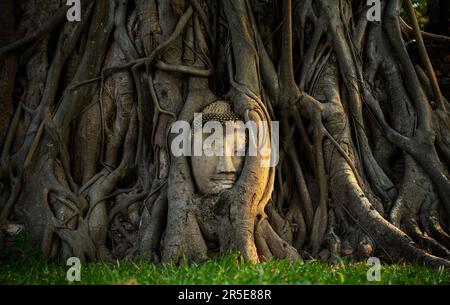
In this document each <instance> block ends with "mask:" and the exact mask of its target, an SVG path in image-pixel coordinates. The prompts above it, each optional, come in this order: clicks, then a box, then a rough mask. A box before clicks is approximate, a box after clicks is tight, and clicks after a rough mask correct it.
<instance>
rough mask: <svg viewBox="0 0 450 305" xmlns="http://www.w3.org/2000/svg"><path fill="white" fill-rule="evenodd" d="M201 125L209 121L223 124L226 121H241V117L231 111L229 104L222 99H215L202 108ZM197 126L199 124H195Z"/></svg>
mask: <svg viewBox="0 0 450 305" xmlns="http://www.w3.org/2000/svg"><path fill="white" fill-rule="evenodd" d="M201 114H202V122H201V124H202V126H203V125H204V124H205V123H206V122H209V121H217V122H220V123H221V124H222V125H225V123H226V122H235V121H241V120H242V119H241V118H240V117H239V115H237V113H235V112H233V110H232V109H231V104H230V103H229V102H227V101H224V100H217V101H215V102H213V103H211V104H209V105H208V106H206V107H205V108H203V110H202V112H201ZM194 123H195V124H199V123H200V122H194ZM195 127H199V126H195Z"/></svg>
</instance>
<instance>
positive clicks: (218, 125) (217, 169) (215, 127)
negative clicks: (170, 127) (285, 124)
mask: <svg viewBox="0 0 450 305" xmlns="http://www.w3.org/2000/svg"><path fill="white" fill-rule="evenodd" d="M242 124H243V122H242V119H241V118H240V117H239V116H238V115H237V114H236V113H235V112H233V111H232V109H231V104H230V103H228V102H227V101H223V100H218V101H215V102H213V103H212V104H209V105H208V106H206V107H205V108H204V109H203V110H202V112H201V120H197V121H196V119H195V118H194V131H193V133H192V136H193V138H194V139H193V141H191V143H192V145H193V146H195V145H197V149H198V146H200V145H201V148H202V149H201V153H200V154H195V153H194V155H192V156H191V157H190V160H191V162H190V163H191V170H192V174H193V177H194V181H195V184H196V186H197V189H198V191H199V192H200V193H201V194H205V195H213V194H218V193H220V192H221V191H222V190H226V189H230V188H232V187H233V185H234V184H235V183H236V181H237V179H238V177H239V175H240V172H241V170H242V167H243V164H244V159H245V150H246V133H245V129H244V128H242ZM200 125H201V126H200ZM199 127H201V128H199ZM193 150H194V151H195V150H196V148H195V147H193Z"/></svg>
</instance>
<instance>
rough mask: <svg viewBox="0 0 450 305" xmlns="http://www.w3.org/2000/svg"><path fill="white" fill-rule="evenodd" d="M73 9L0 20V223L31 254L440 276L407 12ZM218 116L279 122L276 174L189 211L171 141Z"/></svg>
mask: <svg viewBox="0 0 450 305" xmlns="http://www.w3.org/2000/svg"><path fill="white" fill-rule="evenodd" d="M81 2H82V12H81V13H82V14H81V21H79V22H68V21H66V20H65V19H64V16H65V11H66V9H67V7H65V6H64V5H63V4H61V3H59V1H56V2H53V1H44V2H42V1H40V2H37V1H36V2H35V1H31V0H30V1H23V2H15V1H4V2H2V4H0V11H2V14H3V12H9V13H8V14H7V15H8V18H2V20H1V21H0V23H1V24H2V25H3V27H2V29H3V30H2V31H4V32H5V33H4V35H2V37H1V38H0V62H1V63H2V68H1V69H2V70H1V73H0V88H1V97H0V107H1V109H2V113H1V115H0V146H1V158H0V165H1V167H0V209H1V213H0V223H1V225H2V227H5V226H8V224H9V223H12V222H19V223H24V224H25V226H26V229H27V231H28V233H29V239H30V242H32V243H35V244H40V245H41V247H42V256H43V257H45V258H49V257H50V258H57V257H67V256H78V257H80V258H82V259H94V258H99V259H103V260H107V261H111V260H113V259H115V258H120V257H125V256H129V257H140V256H141V255H144V256H146V257H148V258H149V259H151V260H152V261H154V262H159V261H175V262H178V261H180V260H181V259H188V260H192V261H203V260H205V259H207V258H208V257H210V256H211V255H214V254H216V253H218V252H226V251H233V250H237V251H240V253H241V254H242V255H243V257H244V258H245V259H247V260H249V261H252V262H260V261H264V260H266V259H271V258H289V259H293V260H294V259H297V258H300V257H305V258H306V257H311V256H314V257H319V258H321V259H323V260H327V261H330V262H333V261H335V260H336V256H346V257H350V258H353V259H364V258H367V257H369V256H380V257H382V258H383V259H385V260H387V261H397V260H409V261H416V260H417V259H419V260H421V261H423V262H425V263H427V264H429V265H433V266H440V265H443V266H446V267H449V266H450V199H449V198H450V181H449V172H448V165H449V164H450V115H449V114H450V105H449V103H448V101H447V100H446V98H445V97H444V96H443V95H442V94H441V92H440V89H439V86H438V84H437V80H436V77H435V76H434V72H433V68H432V66H431V64H430V60H429V58H428V55H427V52H426V49H425V47H424V45H423V40H422V33H421V32H420V30H419V28H418V25H417V20H416V19H415V17H414V11H413V7H412V4H411V2H410V0H405V1H400V0H385V1H381V2H382V5H381V16H382V18H381V21H379V22H371V21H368V19H367V15H366V12H367V10H368V9H369V8H368V7H366V6H365V1H359V0H353V1H351V0H344V1H334V0H315V1H312V0H301V1H294V2H293V3H292V1H291V0H283V1H276V0H270V1H260V0H230V1H203V0H189V1H188V0H171V1H166V0H148V1H147V0H145V1H144V0H135V1H131V0H130V1H129V0H115V1H108V0H96V1H93V2H89V3H88V1H81ZM402 2H403V4H402ZM402 5H403V6H404V8H405V9H406V11H407V12H408V13H409V16H410V20H411V22H412V23H411V25H410V26H408V25H406V24H405V23H404V22H403V21H402V20H401V19H400V17H399V12H400V9H401V6H402ZM29 16H34V18H33V19H30V18H29ZM14 25H17V28H14ZM2 33H3V32H2ZM433 37H434V36H432V35H429V36H428V39H433ZM412 38H414V39H416V41H417V43H416V44H415V45H414V48H416V50H411V48H409V47H408V48H407V42H408V41H410V39H412ZM435 38H436V39H443V38H442V37H438V36H436V37H435ZM411 51H414V53H415V54H416V55H417V54H418V57H417V56H410V54H409V52H411ZM414 58H416V59H417V58H419V59H420V60H419V61H415V59H414ZM216 100H227V101H228V102H229V103H231V105H232V106H233V109H234V112H236V113H237V114H238V115H239V116H241V117H242V118H244V119H245V120H246V121H250V120H251V121H256V122H259V121H263V122H271V121H279V122H280V134H279V140H280V159H279V163H278V164H277V165H276V166H274V167H261V165H260V164H261V161H262V160H263V157H264V156H262V155H261V154H257V155H256V156H246V159H245V164H244V166H243V169H242V172H241V174H240V176H239V179H238V180H237V182H236V184H235V185H234V186H233V187H232V188H231V189H229V190H225V191H222V192H221V193H220V194H219V195H217V196H205V195H202V194H200V193H199V191H198V189H197V186H196V184H195V182H194V177H193V173H192V171H191V167H190V162H189V159H188V157H186V156H180V157H179V156H175V155H174V154H173V152H172V151H171V149H170V147H171V143H172V140H173V139H174V135H173V134H170V128H171V126H172V124H173V123H174V122H175V121H177V120H184V121H187V122H191V121H192V119H193V117H194V113H197V112H201V110H202V109H203V108H204V107H205V106H207V105H209V104H211V103H212V102H214V101H216ZM274 132H275V131H274V130H272V129H267V130H265V136H266V137H267V138H270V136H271V133H274ZM271 144H275V143H271Z"/></svg>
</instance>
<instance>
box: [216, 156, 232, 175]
mask: <svg viewBox="0 0 450 305" xmlns="http://www.w3.org/2000/svg"><path fill="white" fill-rule="evenodd" d="M218 158H219V160H218V163H217V172H218V173H235V172H236V168H235V167H234V164H233V157H232V156H230V155H229V154H224V155H223V156H219V157H218Z"/></svg>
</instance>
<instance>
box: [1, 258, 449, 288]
mask: <svg viewBox="0 0 450 305" xmlns="http://www.w3.org/2000/svg"><path fill="white" fill-rule="evenodd" d="M368 268H370V266H367V265H366V264H364V263H357V264H351V263H344V262H342V263H341V264H337V265H334V266H330V265H328V264H325V263H322V262H319V261H304V262H302V261H299V262H295V263H290V262H288V261H268V262H265V263H262V264H257V265H252V264H248V263H244V262H242V261H241V259H240V258H239V257H238V256H237V255H233V254H229V255H224V256H220V257H217V258H214V259H211V260H210V261H207V262H205V263H203V264H201V265H197V264H190V265H188V264H182V265H181V266H173V265H162V264H160V265H154V264H151V263H141V264H135V263H130V262H125V261H117V263H116V264H106V263H102V262H89V263H84V264H82V266H81V281H80V282H76V283H79V284H450V273H449V272H448V271H444V270H443V269H429V268H426V267H424V266H419V265H410V264H406V265H382V267H381V281H379V282H369V281H368V280H367V277H366V273H367V270H368ZM68 269H69V266H66V264H65V262H62V261H44V260H39V259H36V258H21V259H15V260H12V259H7V260H2V261H0V283H1V284H68V283H69V282H68V281H67V280H66V272H67V270H68Z"/></svg>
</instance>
